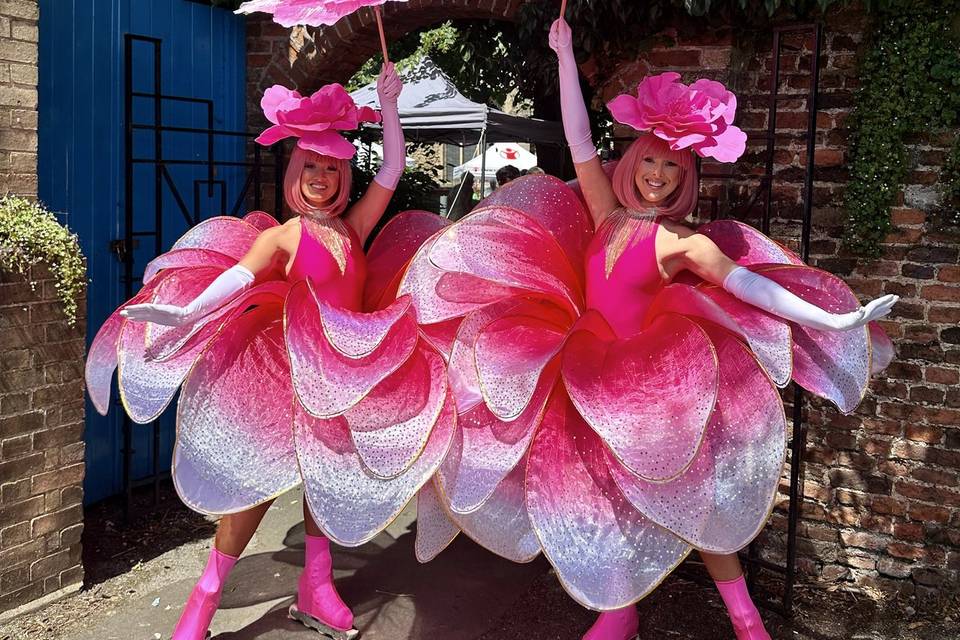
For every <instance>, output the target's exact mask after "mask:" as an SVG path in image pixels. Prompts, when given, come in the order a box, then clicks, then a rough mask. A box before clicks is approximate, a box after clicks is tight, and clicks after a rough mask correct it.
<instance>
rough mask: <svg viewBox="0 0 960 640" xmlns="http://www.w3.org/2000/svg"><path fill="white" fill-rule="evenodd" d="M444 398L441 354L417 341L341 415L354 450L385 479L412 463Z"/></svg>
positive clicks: (444, 379)
mask: <svg viewBox="0 0 960 640" xmlns="http://www.w3.org/2000/svg"><path fill="white" fill-rule="evenodd" d="M446 397H447V376H446V368H445V365H444V362H443V358H442V357H440V354H439V353H437V352H436V351H434V350H432V349H431V348H430V347H429V346H427V345H426V344H425V343H420V345H419V346H418V348H417V350H416V351H414V353H413V355H412V356H410V358H409V359H408V360H407V361H406V362H405V363H404V364H403V366H401V367H400V368H399V369H397V371H395V372H394V373H393V374H391V375H390V376H389V377H387V378H386V379H384V380H383V381H382V382H381V383H380V384H378V385H377V386H376V387H374V388H373V389H371V390H370V393H369V394H367V395H366V396H365V397H364V398H363V400H361V401H360V402H359V403H357V405H355V406H353V407H351V408H350V409H348V410H347V411H346V412H345V413H344V414H343V417H344V418H345V419H346V421H347V427H348V428H349V429H350V435H351V436H352V437H353V444H354V445H355V446H356V449H357V454H358V455H359V456H360V459H361V460H362V461H363V464H364V465H365V466H366V467H367V469H368V470H369V471H370V473H371V474H373V475H374V476H376V477H378V478H384V479H389V478H394V477H396V476H398V475H400V474H401V473H403V472H404V471H406V470H407V469H409V468H410V466H411V465H412V464H413V463H414V462H415V461H416V459H417V458H418V457H419V456H420V452H421V451H423V447H424V446H425V445H426V443H427V438H429V437H430V430H431V429H433V425H434V424H435V423H436V422H437V418H438V417H439V416H440V411H441V410H442V409H443V403H444V400H445V399H446Z"/></svg>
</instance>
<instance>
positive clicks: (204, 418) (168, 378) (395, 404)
mask: <svg viewBox="0 0 960 640" xmlns="http://www.w3.org/2000/svg"><path fill="white" fill-rule="evenodd" d="M427 215H428V214H426V213H424V212H411V213H410V214H401V215H400V216H398V217H397V218H396V219H395V222H394V223H393V224H395V225H397V226H398V228H403V225H404V223H405V221H406V220H407V219H410V220H411V221H412V224H413V225H414V226H416V227H417V229H418V231H417V232H415V233H406V234H400V235H398V236H396V237H395V238H394V239H393V240H394V241H395V244H394V245H393V246H391V247H385V246H381V248H380V249H378V250H377V252H376V255H375V256H374V258H373V260H372V264H373V265H374V269H375V271H376V273H377V274H378V277H380V278H382V279H383V281H384V282H386V283H388V284H387V286H386V288H385V289H384V291H383V293H382V294H381V295H380V296H379V300H380V301H382V304H381V303H380V302H378V303H377V304H378V305H380V306H374V307H371V308H367V309H362V308H361V306H360V305H361V300H362V287H363V281H364V278H365V274H366V258H365V257H364V255H363V253H362V251H361V249H360V243H359V240H358V239H357V237H356V234H355V233H353V232H352V230H350V229H349V228H348V227H347V226H346V225H345V224H344V223H343V222H342V221H340V220H332V221H329V220H328V221H319V220H301V237H300V245H299V247H298V248H297V253H296V256H295V257H294V261H293V264H292V265H291V268H290V269H289V274H287V276H286V277H284V274H283V271H282V270H279V269H273V270H270V271H269V272H266V273H262V274H258V279H257V284H256V285H255V286H253V287H251V288H250V289H248V290H246V291H245V292H242V293H240V294H238V295H236V296H234V297H233V298H232V299H230V300H228V301H226V302H224V303H223V304H222V305H221V306H220V307H219V308H218V309H215V310H214V311H212V312H211V313H209V314H208V315H207V316H205V317H203V318H201V319H200V320H199V321H198V322H197V323H195V324H194V325H192V326H184V327H163V326H158V325H153V324H149V323H148V324H142V323H134V322H130V321H127V320H125V319H124V318H123V317H122V316H120V315H119V311H120V309H118V310H117V312H115V313H114V314H113V315H112V316H111V317H110V318H109V319H108V321H107V322H106V323H105V324H104V326H103V328H101V330H100V332H99V333H98V335H97V337H96V338H95V339H94V342H93V347H92V349H91V354H90V356H91V357H90V358H89V359H88V363H87V382H88V386H89V389H90V394H91V398H92V399H93V401H94V403H95V406H97V408H98V410H101V411H106V409H107V408H108V406H109V399H110V380H111V378H112V375H113V370H114V369H115V368H116V369H119V374H118V378H119V387H120V392H121V398H122V400H123V402H124V406H125V408H126V410H127V412H128V413H129V414H130V416H131V417H132V418H133V419H134V420H137V421H139V422H146V421H149V420H151V419H153V418H155V417H156V416H158V415H159V414H160V412H162V411H163V409H164V408H165V407H166V406H167V405H168V404H169V402H170V401H171V400H172V398H173V397H174V396H175V395H176V393H177V391H178V390H179V391H180V392H181V395H180V403H179V405H178V413H177V443H176V447H175V450H174V462H173V476H174V481H175V485H176V487H177V490H178V492H179V493H180V495H181V497H182V498H183V500H184V502H185V503H186V504H187V505H189V506H190V507H191V508H193V509H195V510H197V511H201V512H203V513H215V514H217V513H233V512H237V511H242V510H244V509H247V508H250V507H251V506H254V505H256V504H259V503H262V502H264V501H266V500H269V499H271V498H274V497H276V496H277V495H279V494H280V493H282V492H284V491H286V490H287V489H289V488H290V487H292V486H294V485H296V484H298V483H299V482H301V481H305V484H306V492H305V493H306V496H307V500H308V502H309V504H310V506H311V509H312V511H313V513H314V515H315V517H316V518H317V521H318V522H320V523H321V526H323V527H329V529H325V532H326V533H328V534H329V535H330V537H332V538H334V539H335V540H337V541H339V542H341V543H343V544H361V543H363V542H364V541H366V540H369V539H370V538H371V537H373V536H374V535H376V533H377V532H379V531H380V530H381V529H382V528H383V527H384V526H386V525H387V524H389V522H390V521H391V520H392V519H393V518H394V517H395V516H396V514H397V513H399V510H400V509H402V507H403V506H404V504H405V503H406V502H407V501H409V500H410V499H411V498H413V497H414V496H415V495H416V494H417V491H418V490H419V489H420V487H421V486H422V485H423V484H424V483H426V482H427V481H428V480H429V479H430V478H431V477H432V476H433V475H434V474H435V472H436V470H437V468H438V467H439V465H440V463H441V461H442V460H443V458H444V456H445V455H446V452H447V449H448V447H449V444H450V441H451V439H452V436H453V433H454V428H455V424H456V410H455V402H454V399H453V396H452V393H451V391H450V389H449V385H448V383H447V378H446V372H445V368H446V364H445V361H444V355H442V354H441V352H440V351H438V349H436V348H434V346H433V344H434V343H435V342H437V343H440V344H443V343H446V345H447V346H446V349H447V351H449V349H450V348H451V345H452V342H453V338H454V336H455V332H456V329H457V327H458V326H459V324H460V320H459V319H453V320H452V321H450V322H449V323H446V324H445V326H443V327H440V326H434V327H431V328H430V330H429V331H424V335H423V336H422V339H421V335H420V331H419V329H418V325H417V321H416V315H415V311H414V309H413V307H412V306H411V303H410V299H409V298H406V297H401V298H399V299H395V295H394V294H395V289H396V286H397V284H399V282H400V279H401V277H402V273H401V272H403V271H405V270H406V266H407V263H408V262H409V260H410V257H411V256H413V255H414V254H415V253H416V251H417V249H418V247H417V246H416V243H417V242H419V241H420V240H421V239H423V238H424V237H425V236H426V235H429V234H430V233H433V232H434V231H436V230H439V229H441V228H442V227H443V226H445V224H446V222H437V221H436V220H429V219H427V218H426V217H425V216H427ZM434 217H435V218H436V216H434ZM437 219H438V220H439V218H437ZM273 226H276V222H275V221H273V220H272V218H270V217H269V216H267V215H266V214H264V213H262V212H254V213H252V214H250V215H249V216H247V217H246V218H245V219H244V220H238V219H235V218H226V217H223V218H214V219H211V220H207V221H205V222H203V223H201V224H200V225H198V226H197V227H195V228H193V229H191V230H190V231H188V232H187V233H186V234H185V235H184V237H182V238H181V239H180V240H178V241H177V243H176V244H175V245H174V249H172V250H171V251H170V252H168V253H166V254H163V255H161V256H159V257H157V258H156V259H155V260H154V261H153V262H152V263H151V265H150V267H148V276H149V277H148V278H147V283H146V284H145V286H144V288H143V289H142V290H141V291H140V292H139V293H138V294H137V296H135V297H134V298H133V299H132V300H131V301H129V302H128V303H126V304H130V303H137V302H144V301H151V302H157V303H164V304H175V305H183V304H186V303H187V302H189V301H190V300H192V299H193V298H194V297H196V295H198V294H199V293H200V292H201V291H203V289H204V288H206V286H207V285H208V284H209V283H210V282H212V281H213V280H214V279H215V278H216V277H217V276H218V275H219V274H220V273H222V272H223V271H224V270H225V269H226V268H229V267H231V266H233V265H234V264H235V263H236V262H237V260H239V259H240V258H242V257H243V256H244V254H245V253H246V252H247V251H248V250H249V249H250V247H251V246H252V244H253V241H254V240H255V239H256V237H257V235H258V233H260V232H261V231H263V230H266V229H269V228H272V227H273ZM375 246H377V245H376V243H375ZM389 283H394V284H393V285H392V286H393V289H391V288H390V284H389ZM124 306H125V305H124ZM122 308H123V307H121V309H122ZM311 414H313V415H311ZM447 526H448V527H453V526H454V525H453V524H452V523H449V524H448V525H447ZM437 552H439V549H437Z"/></svg>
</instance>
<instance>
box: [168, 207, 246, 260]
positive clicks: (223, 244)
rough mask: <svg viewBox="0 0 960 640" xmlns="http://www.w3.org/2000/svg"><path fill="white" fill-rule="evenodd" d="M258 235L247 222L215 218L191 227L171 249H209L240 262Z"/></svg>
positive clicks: (229, 217)
mask: <svg viewBox="0 0 960 640" xmlns="http://www.w3.org/2000/svg"><path fill="white" fill-rule="evenodd" d="M258 235H260V230H259V229H258V228H257V227H255V226H253V225H252V224H250V223H249V222H244V221H243V220H240V219H239V218H234V217H232V216H217V217H215V218H208V219H206V220H204V221H203V222H201V223H200V224H198V225H196V226H194V227H191V228H190V229H189V230H188V231H187V232H186V233H185V234H183V235H182V236H181V237H180V239H179V240H177V241H176V242H175V243H174V244H173V247H172V249H209V250H211V251H219V252H220V253H224V254H226V255H228V256H230V257H231V258H233V259H234V260H240V259H241V258H243V256H245V255H246V253H247V251H249V250H250V247H252V246H253V241H254V240H256V239H257V236H258Z"/></svg>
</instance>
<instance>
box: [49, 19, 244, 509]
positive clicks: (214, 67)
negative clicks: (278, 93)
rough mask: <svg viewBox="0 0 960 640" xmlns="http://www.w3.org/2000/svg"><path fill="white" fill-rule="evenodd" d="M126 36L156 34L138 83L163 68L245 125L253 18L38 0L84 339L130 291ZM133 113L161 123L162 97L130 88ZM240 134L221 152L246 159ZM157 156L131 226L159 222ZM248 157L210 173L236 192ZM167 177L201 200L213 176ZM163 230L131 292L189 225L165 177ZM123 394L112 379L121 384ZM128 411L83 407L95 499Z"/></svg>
mask: <svg viewBox="0 0 960 640" xmlns="http://www.w3.org/2000/svg"><path fill="white" fill-rule="evenodd" d="M126 34H137V35H141V36H147V37H150V38H155V39H157V40H159V46H160V51H161V53H160V57H159V65H155V59H154V50H153V46H152V45H151V44H150V43H148V42H144V41H135V42H133V43H132V48H131V60H132V85H133V86H132V89H133V91H135V92H152V91H153V88H154V83H155V79H156V72H157V71H159V73H160V75H161V85H162V91H163V93H164V94H166V95H178V96H187V97H194V98H205V99H211V100H212V101H213V127H214V128H215V129H220V130H233V131H241V130H243V129H245V108H246V100H245V24H244V20H243V18H241V17H238V16H234V15H233V14H232V13H230V12H229V11H226V10H224V9H220V8H213V7H211V6H209V5H207V4H204V3H200V2H196V1H191V0H149V1H144V0H83V1H81V2H65V1H64V0H40V86H39V98H40V140H39V159H38V160H39V179H40V197H41V199H42V200H43V201H44V202H45V203H46V204H47V205H48V206H49V207H50V208H51V209H52V210H54V211H58V212H62V215H63V218H64V219H65V220H66V221H67V223H68V225H69V226H70V227H71V228H72V229H73V230H74V231H75V232H76V233H77V234H78V235H79V237H80V243H81V246H82V248H83V251H84V254H85V255H86V257H87V264H88V270H89V277H90V286H89V290H88V301H87V322H88V330H87V340H88V344H89V341H90V340H92V338H93V336H94V335H95V334H96V331H97V329H99V327H100V325H101V323H102V322H103V320H104V319H105V318H106V317H107V316H108V315H109V314H110V313H111V312H112V311H113V310H114V309H115V308H116V307H117V306H118V305H119V304H120V303H121V302H122V301H123V298H124V294H125V288H126V287H125V284H124V282H123V281H122V279H123V275H124V265H123V263H122V262H121V261H120V259H119V258H118V256H117V255H116V254H115V253H113V252H111V242H113V241H115V240H117V239H122V238H123V237H124V235H125V232H126V229H125V222H124V221H125V206H126V202H125V195H124V194H125V162H124V150H125V146H124V141H125V136H124V122H123V120H124V104H125V103H124V95H125V94H124V84H125V73H124V64H125V60H124V41H125V35H126ZM132 100H133V115H134V118H133V120H134V121H135V122H139V123H146V124H154V115H155V110H154V106H155V101H154V100H153V99H152V98H143V97H134V98H132ZM162 123H163V124H164V125H166V126H178V127H194V128H206V127H207V126H208V114H207V107H206V105H203V104H199V103H196V102H178V101H168V100H165V101H164V102H163V105H162ZM155 141H156V140H155V137H154V132H153V131H152V130H148V129H137V130H135V131H134V133H133V151H134V154H135V156H137V157H139V158H145V159H147V160H149V159H150V158H153V157H154V153H155ZM207 144H208V139H207V137H206V136H204V135H197V134H191V133H179V134H178V133H171V132H166V133H164V134H163V138H162V145H163V147H162V151H163V154H164V156H165V157H166V158H173V159H203V158H206V157H207V152H208V149H207ZM244 145H245V142H244V140H243V138H229V137H218V138H216V140H215V143H214V147H215V148H214V156H215V157H216V158H217V159H219V160H233V161H242V160H244V154H245V146H244ZM155 170H156V168H155V166H153V165H152V164H150V163H149V162H144V163H140V164H137V165H135V168H134V170H133V175H132V178H133V180H134V182H133V184H134V189H133V194H134V198H133V199H134V205H135V206H134V213H135V216H134V224H133V227H134V229H135V230H137V231H143V230H149V229H152V228H153V227H155V226H156V222H157V220H156V212H157V207H156V204H155V203H156V199H155V185H156V183H155V180H154V178H155V173H154V171H155ZM244 172H245V168H244V167H226V168H224V167H221V168H219V169H218V170H217V173H216V175H215V178H216V179H217V180H222V181H224V186H225V188H226V189H227V190H228V191H229V192H231V193H236V192H237V191H238V190H239V188H240V185H241V184H242V181H243V178H244ZM170 177H171V181H172V182H173V183H174V184H176V185H177V188H178V190H179V191H180V194H181V197H182V200H183V201H184V202H185V203H186V204H187V205H188V207H190V208H193V204H194V198H195V193H194V188H195V184H194V180H203V179H206V178H207V177H208V175H207V169H206V168H203V167H191V166H185V165H178V166H171V168H170ZM197 193H198V196H197V201H198V202H199V204H200V207H199V209H200V217H208V216H210V215H216V214H219V213H221V204H220V197H219V187H218V189H217V191H216V193H215V197H212V198H211V197H208V196H209V195H210V194H209V192H208V189H207V188H206V186H203V187H202V188H199V189H198V190H197ZM161 198H162V214H161V217H162V220H161V223H162V235H161V237H160V238H159V240H158V241H157V242H156V243H155V242H154V239H153V238H152V237H143V238H140V239H139V244H138V245H135V249H134V257H135V260H134V280H133V289H134V290H136V289H137V288H139V286H140V281H139V277H140V276H141V274H142V272H143V267H144V265H145V264H146V263H147V261H149V260H150V259H151V258H152V257H153V256H154V255H156V253H157V251H156V246H157V245H159V246H161V247H163V248H164V249H166V248H169V246H170V245H171V244H172V243H173V241H174V240H176V238H177V237H178V236H179V235H180V234H181V233H183V231H184V230H185V229H186V228H187V227H188V226H189V221H188V219H187V217H186V216H185V215H184V213H183V212H181V211H180V208H179V206H178V204H177V201H176V198H175V197H174V195H173V194H172V192H171V190H170V188H169V186H167V185H165V184H164V185H163V188H162V194H161ZM114 394H115V395H116V389H114ZM171 414H172V411H171V410H168V411H167V413H166V414H165V415H164V417H163V418H161V437H160V444H159V447H158V448H157V449H158V451H157V452H158V453H159V455H160V460H161V461H162V464H163V465H164V467H163V468H169V462H170V456H171V452H172V446H173V435H174V425H173V419H172V416H171ZM121 418H122V410H121V408H120V407H119V406H118V405H114V406H113V407H112V408H111V411H110V413H109V415H107V416H106V417H105V418H104V417H101V416H100V415H99V414H97V413H96V412H95V411H94V409H93V407H92V405H90V404H89V402H88V403H87V419H86V436H85V439H86V457H87V479H86V485H85V492H86V501H87V502H88V503H89V502H94V501H97V500H100V499H102V498H105V497H108V496H110V495H114V494H116V493H118V492H120V491H121V490H122V487H123V484H122V478H123V456H122V453H121V448H122V419H121ZM133 434H134V439H133V448H134V451H135V453H134V458H133V465H132V475H133V477H134V478H136V477H139V476H143V475H146V474H149V473H150V472H151V471H152V464H151V461H152V457H153V453H154V451H153V449H154V442H153V434H152V429H151V427H150V426H149V425H133Z"/></svg>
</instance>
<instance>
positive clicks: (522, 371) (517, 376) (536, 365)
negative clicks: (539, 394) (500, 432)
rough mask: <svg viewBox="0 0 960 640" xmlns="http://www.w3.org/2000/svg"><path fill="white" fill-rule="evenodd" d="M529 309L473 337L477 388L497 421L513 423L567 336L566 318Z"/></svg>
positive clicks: (567, 319) (505, 318)
mask: <svg viewBox="0 0 960 640" xmlns="http://www.w3.org/2000/svg"><path fill="white" fill-rule="evenodd" d="M530 306H531V305H524V306H523V307H521V310H522V312H521V313H515V312H511V313H510V314H509V315H505V316H503V317H501V318H498V319H497V320H494V321H493V322H491V323H490V324H488V325H487V326H486V327H484V328H483V330H482V331H481V332H480V334H479V335H478V336H477V341H476V345H475V353H476V356H475V357H476V366H477V373H478V374H479V381H480V389H481V392H482V393H483V397H484V401H485V403H486V405H487V408H488V409H490V411H491V412H492V413H493V415H495V416H496V417H497V418H499V419H500V420H514V419H516V418H517V416H519V415H520V414H521V413H523V411H524V410H525V409H526V408H527V406H528V404H529V403H530V400H531V398H532V397H533V394H534V390H535V389H536V388H537V386H538V383H539V381H540V375H541V373H542V372H543V369H544V367H546V366H547V363H548V362H550V360H551V359H553V357H554V355H556V354H557V352H558V351H560V347H561V346H562V345H563V341H564V339H565V338H566V337H567V328H568V327H569V325H570V322H569V318H567V317H563V318H545V317H543V316H542V315H541V314H539V313H537V314H535V313H534V312H535V311H537V309H530V308H529V307H530ZM551 306H552V305H551ZM554 308H555V307H554ZM543 310H544V311H549V310H550V306H546V305H544V306H543ZM524 311H530V312H531V313H523V312H524ZM551 320H560V321H561V322H563V324H557V323H556V322H552V321H551ZM564 321H565V322H564Z"/></svg>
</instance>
